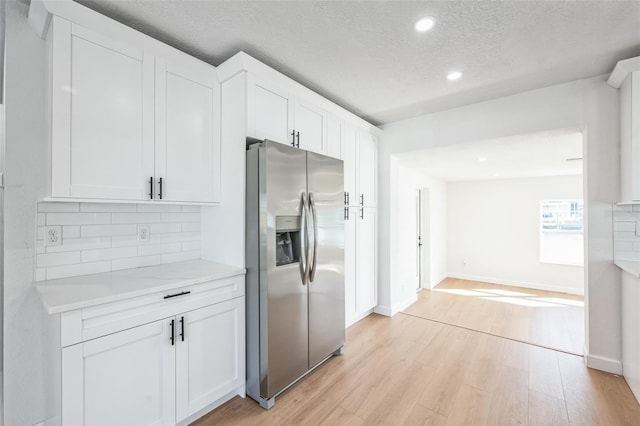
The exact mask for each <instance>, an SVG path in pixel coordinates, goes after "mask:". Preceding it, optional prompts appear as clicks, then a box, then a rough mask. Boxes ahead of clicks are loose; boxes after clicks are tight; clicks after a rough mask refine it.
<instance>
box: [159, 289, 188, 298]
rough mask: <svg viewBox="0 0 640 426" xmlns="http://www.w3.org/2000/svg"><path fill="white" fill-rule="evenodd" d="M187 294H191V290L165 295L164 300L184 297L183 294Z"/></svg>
mask: <svg viewBox="0 0 640 426" xmlns="http://www.w3.org/2000/svg"><path fill="white" fill-rule="evenodd" d="M189 293H191V290H189V291H183V292H181V293H175V294H167V295H166V296H165V297H164V298H165V299H171V298H172V297H178V296H184V295H185V294H189Z"/></svg>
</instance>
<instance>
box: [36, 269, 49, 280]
mask: <svg viewBox="0 0 640 426" xmlns="http://www.w3.org/2000/svg"><path fill="white" fill-rule="evenodd" d="M46 279H47V269H46V268H36V276H35V280H36V281H44V280H46Z"/></svg>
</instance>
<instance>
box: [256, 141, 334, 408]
mask: <svg viewBox="0 0 640 426" xmlns="http://www.w3.org/2000/svg"><path fill="white" fill-rule="evenodd" d="M343 194H344V183H343V163H342V161H341V160H336V159H334V158H330V157H326V156H324V155H319V154H315V153H312V152H307V151H304V150H302V149H298V148H294V147H291V146H288V145H284V144H281V143H278V142H274V141H269V140H265V141H256V143H250V141H248V142H247V192H246V197H247V199H246V208H247V212H246V221H247V227H246V229H247V230H246V266H247V289H246V303H247V310H246V312H247V394H248V395H249V396H250V397H251V398H253V399H255V400H256V401H258V402H259V403H260V405H261V406H262V407H263V408H266V409H269V408H271V407H272V406H273V404H274V402H275V397H276V396H277V395H278V394H279V393H280V392H282V391H283V390H285V389H286V388H288V387H289V386H290V385H292V384H293V383H295V382H296V381H297V380H298V379H300V378H301V377H303V376H304V375H305V374H307V373H308V372H309V371H311V370H312V369H313V368H315V367H316V366H318V365H319V364H320V363H322V362H323V361H325V360H326V359H328V358H329V357H331V356H332V355H333V354H341V353H342V348H343V345H344V335H345V334H344V328H345V327H344V324H345V323H344V312H345V311H344V294H345V293H344V216H343V215H344V213H343V212H344V203H343Z"/></svg>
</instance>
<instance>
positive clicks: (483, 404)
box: [196, 313, 640, 426]
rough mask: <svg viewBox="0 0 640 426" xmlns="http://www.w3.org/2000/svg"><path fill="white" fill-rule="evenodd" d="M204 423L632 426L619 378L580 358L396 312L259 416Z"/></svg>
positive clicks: (638, 413) (254, 409) (219, 413)
mask: <svg viewBox="0 0 640 426" xmlns="http://www.w3.org/2000/svg"><path fill="white" fill-rule="evenodd" d="M196 424H197V425H198V426H206V425H225V424H226V425H231V424H233V425H258V424H259V425H282V424H286V425H293V424H303V425H349V426H358V425H374V424H381V425H401V424H406V425H445V424H446V425H474V426H475V425H515V424H519V425H520V424H521V425H555V424H558V425H567V424H573V425H596V424H599V425H640V406H639V405H638V403H637V402H636V401H635V399H634V398H633V396H632V394H631V391H630V390H629V388H628V386H627V384H626V383H625V381H624V379H623V378H622V377H619V376H615V375H611V374H606V373H603V372H599V371H596V370H590V369H587V368H586V367H585V366H584V364H583V359H582V358H581V357H578V356H575V355H569V354H566V353H562V352H557V351H553V350H549V349H544V348H541V347H537V346H533V345H528V344H525V343H520V342H516V341H513V340H508V339H504V338H501V337H496V336H492V335H489V334H484V333H479V332H475V331H471V330H467V329H464V328H460V327H455V326H451V325H447V324H442V323H439V322H434V321H429V320H426V319H423V318H418V317H415V316H411V315H407V314H403V313H400V314H398V315H396V316H395V317H393V318H388V317H382V316H379V315H375V314H374V315H371V316H369V317H367V318H365V319H364V320H362V321H360V322H359V323H357V324H355V325H353V326H352V327H350V328H349V329H348V330H347V342H346V345H345V354H344V355H343V356H339V357H333V358H331V359H330V360H329V361H327V362H326V363H325V364H324V365H322V366H321V367H319V368H318V369H316V370H315V371H313V372H312V373H311V374H310V375H309V376H307V377H306V378H304V379H303V380H302V381H300V382H298V383H297V384H296V385H294V386H293V387H292V388H290V389H289V390H288V391H286V392H285V393H284V394H282V395H281V396H279V397H278V398H276V404H275V406H274V407H273V408H272V409H271V410H269V411H265V410H263V409H262V408H260V407H259V405H258V404H257V403H256V402H254V401H252V400H251V399H249V398H246V399H242V398H239V397H236V398H234V399H233V400H231V401H229V402H228V403H226V404H225V405H223V406H221V407H220V408H218V409H217V410H215V411H213V412H212V413H210V414H209V415H207V416H206V417H204V418H203V419H201V420H200V421H199V422H197V423H196Z"/></svg>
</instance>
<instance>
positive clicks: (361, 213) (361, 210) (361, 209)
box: [360, 207, 364, 219]
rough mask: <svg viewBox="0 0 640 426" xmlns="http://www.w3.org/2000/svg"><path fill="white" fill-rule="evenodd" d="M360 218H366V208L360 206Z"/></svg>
mask: <svg viewBox="0 0 640 426" xmlns="http://www.w3.org/2000/svg"><path fill="white" fill-rule="evenodd" d="M360 219H364V209H363V208H362V207H360Z"/></svg>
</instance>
